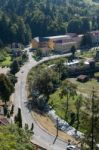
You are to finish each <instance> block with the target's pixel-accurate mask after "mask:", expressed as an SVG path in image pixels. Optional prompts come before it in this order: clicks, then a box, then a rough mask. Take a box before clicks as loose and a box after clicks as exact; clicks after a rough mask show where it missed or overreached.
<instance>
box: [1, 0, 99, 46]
mask: <svg viewBox="0 0 99 150" xmlns="http://www.w3.org/2000/svg"><path fill="white" fill-rule="evenodd" d="M88 1H89V2H88ZM90 1H91V0H87V3H86V2H85V0H66V1H64V0H28V1H27V0H14V1H13V0H0V46H3V45H5V44H8V43H12V42H14V41H16V42H20V43H23V44H28V42H29V41H30V40H31V38H32V37H35V36H49V35H60V34H65V33H66V32H75V33H78V34H79V33H84V32H87V31H89V30H96V29H99V25H98V22H99V15H98V14H99V13H98V12H99V10H98V8H97V6H95V5H93V4H91V3H90Z"/></svg>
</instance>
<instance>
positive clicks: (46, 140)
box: [13, 48, 67, 150]
mask: <svg viewBox="0 0 99 150" xmlns="http://www.w3.org/2000/svg"><path fill="white" fill-rule="evenodd" d="M25 50H26V51H27V53H28V55H29V61H28V62H27V63H25V64H24V66H22V67H21V69H20V71H19V72H18V73H17V74H16V76H17V78H18V82H17V83H16V85H15V93H14V95H13V102H14V105H15V114H16V113H17V110H18V108H21V111H22V121H23V125H24V124H25V123H28V125H29V127H31V124H32V123H33V124H34V135H33V138H32V139H33V141H35V142H36V143H39V145H40V146H43V147H45V148H46V149H47V150H66V147H67V143H66V142H65V141H62V140H61V139H57V140H56V142H55V144H53V141H54V139H55V136H53V135H50V134H48V133H47V132H45V131H44V130H43V129H42V128H41V127H40V126H39V125H38V124H37V123H36V122H35V120H34V119H33V117H32V116H31V111H30V110H29V109H28V107H27V93H26V80H27V75H28V73H29V71H30V70H31V68H32V67H35V66H36V65H38V64H39V63H41V62H44V61H46V60H50V59H54V58H58V57H63V56H65V55H66V54H65V55H54V56H50V57H45V58H43V59H42V60H41V61H39V62H36V61H35V60H34V59H33V58H32V54H31V52H29V48H26V49H25Z"/></svg>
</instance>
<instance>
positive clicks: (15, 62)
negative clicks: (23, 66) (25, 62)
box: [10, 60, 20, 74]
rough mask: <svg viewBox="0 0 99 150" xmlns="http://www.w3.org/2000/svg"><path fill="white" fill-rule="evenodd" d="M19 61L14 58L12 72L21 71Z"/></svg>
mask: <svg viewBox="0 0 99 150" xmlns="http://www.w3.org/2000/svg"><path fill="white" fill-rule="evenodd" d="M19 68H20V67H19V63H18V61H17V60H14V61H13V63H12V65H11V71H10V72H11V73H12V74H16V73H17V72H18V71H19Z"/></svg>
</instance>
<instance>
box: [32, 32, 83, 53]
mask: <svg viewBox="0 0 99 150" xmlns="http://www.w3.org/2000/svg"><path fill="white" fill-rule="evenodd" d="M81 39H82V35H77V34H75V33H70V34H66V35H60V36H49V37H36V38H34V39H33V40H32V48H33V49H37V48H41V49H42V50H43V49H47V50H54V51H56V52H58V53H66V52H68V51H70V49H71V47H72V46H75V47H76V48H79V46H80V42H81Z"/></svg>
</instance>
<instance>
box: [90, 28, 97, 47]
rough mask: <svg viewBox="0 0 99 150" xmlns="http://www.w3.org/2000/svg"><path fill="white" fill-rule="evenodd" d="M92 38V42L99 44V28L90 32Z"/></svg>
mask: <svg viewBox="0 0 99 150" xmlns="http://www.w3.org/2000/svg"><path fill="white" fill-rule="evenodd" d="M89 33H90V35H91V38H92V44H94V45H96V44H99V30H96V31H91V32H89Z"/></svg>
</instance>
